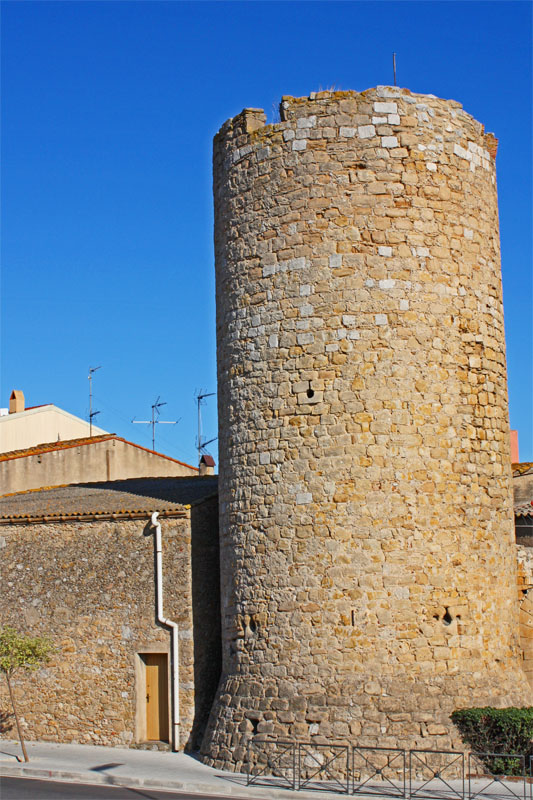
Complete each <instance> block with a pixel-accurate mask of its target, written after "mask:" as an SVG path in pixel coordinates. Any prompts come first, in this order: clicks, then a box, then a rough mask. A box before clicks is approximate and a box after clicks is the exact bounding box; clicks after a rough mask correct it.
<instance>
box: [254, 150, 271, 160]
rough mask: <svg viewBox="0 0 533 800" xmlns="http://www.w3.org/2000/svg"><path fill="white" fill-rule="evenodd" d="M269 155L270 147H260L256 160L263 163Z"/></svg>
mask: <svg viewBox="0 0 533 800" xmlns="http://www.w3.org/2000/svg"><path fill="white" fill-rule="evenodd" d="M269 155H270V147H262V148H261V149H260V150H258V151H257V160H258V161H264V160H265V158H268V157H269Z"/></svg>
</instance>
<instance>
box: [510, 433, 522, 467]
mask: <svg viewBox="0 0 533 800" xmlns="http://www.w3.org/2000/svg"><path fill="white" fill-rule="evenodd" d="M519 463H520V457H519V455H518V431H511V464H519Z"/></svg>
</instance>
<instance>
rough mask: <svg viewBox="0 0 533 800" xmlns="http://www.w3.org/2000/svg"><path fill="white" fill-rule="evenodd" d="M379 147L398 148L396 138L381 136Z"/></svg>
mask: <svg viewBox="0 0 533 800" xmlns="http://www.w3.org/2000/svg"><path fill="white" fill-rule="evenodd" d="M381 146H382V147H398V139H397V138H396V136H382V137H381Z"/></svg>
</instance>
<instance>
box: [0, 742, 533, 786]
mask: <svg viewBox="0 0 533 800" xmlns="http://www.w3.org/2000/svg"><path fill="white" fill-rule="evenodd" d="M26 747H27V750H28V755H29V757H30V761H29V762H28V763H27V764H25V763H24V762H23V761H18V760H17V759H18V758H21V757H22V753H21V749H20V744H19V742H16V741H13V740H4V739H0V776H6V777H8V776H9V777H13V778H15V777H19V778H24V777H26V778H40V779H41V780H43V779H50V780H59V781H66V782H68V783H86V784H107V785H108V786H124V787H127V788H131V789H135V788H140V787H142V788H144V789H159V790H165V789H166V790H169V791H176V792H186V793H188V794H203V795H208V796H210V797H213V798H221V799H222V798H235V799H237V798H242V800H244V799H245V798H246V800H261V798H263V800H296V798H298V800H311V798H313V800H332V799H333V798H335V797H342V794H339V792H338V791H337V792H332V791H323V790H322V787H324V784H322V787H320V786H317V784H315V787H314V788H313V789H312V790H311V791H306V790H304V791H298V792H296V791H293V790H292V789H289V788H284V787H283V784H282V782H280V779H276V778H267V779H266V781H265V783H268V784H269V785H256V784H254V785H252V786H246V775H240V774H237V773H234V772H223V771H222V770H217V769H212V768H211V767H207V766H206V765H205V764H202V763H201V762H200V761H198V760H197V759H196V758H194V756H190V755H187V754H185V753H170V752H168V751H163V752H161V751H152V750H134V749H129V748H126V747H98V746H95V745H82V744H55V743H51V742H27V743H26ZM435 776H436V777H437V778H438V774H437V773H435ZM391 787H392V784H391V783H390V782H389V783H388V784H387V783H384V784H383V789H382V791H380V788H379V787H377V786H376V785H375V784H374V785H373V787H372V789H370V785H369V786H368V788H369V789H370V791H367V792H366V800H368V797H369V795H371V796H372V800H379V799H380V797H381V798H386V797H387V795H388V800H391V797H392V796H393V795H394V796H395V797H396V798H398V797H399V795H401V792H398V790H396V791H395V792H393V793H391V791H390V789H391ZM324 788H325V787H324ZM332 788H333V787H332ZM335 788H336V789H337V790H338V789H339V785H338V784H337V786H336V787H335ZM413 790H414V791H413V793H412V795H416V796H417V800H418V798H419V799H420V800H435V798H439V797H440V798H443V797H446V798H448V800H462V798H463V797H464V798H468V797H469V785H468V780H466V782H465V785H464V786H462V784H461V781H458V780H450V781H446V780H445V779H444V778H440V779H439V780H430V781H416V783H414V784H413ZM443 790H444V792H443ZM530 790H531V787H529V788H528V791H527V798H528V800H529V798H532V800H533V795H531V794H530ZM471 791H472V794H471V795H470V796H471V797H472V800H526V791H525V784H524V785H522V781H516V780H512V781H509V780H505V781H499V780H498V779H497V778H496V779H495V780H493V779H491V778H490V777H489V778H488V779H487V778H483V779H476V780H473V781H472V785H471ZM0 794H1V792H0ZM352 796H353V795H352Z"/></svg>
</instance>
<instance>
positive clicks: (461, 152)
mask: <svg viewBox="0 0 533 800" xmlns="http://www.w3.org/2000/svg"><path fill="white" fill-rule="evenodd" d="M453 152H454V153H455V155H456V156H459V158H465V159H466V160H467V161H471V160H472V153H471V152H470V151H469V150H465V149H464V147H461V145H460V144H454V146H453Z"/></svg>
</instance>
